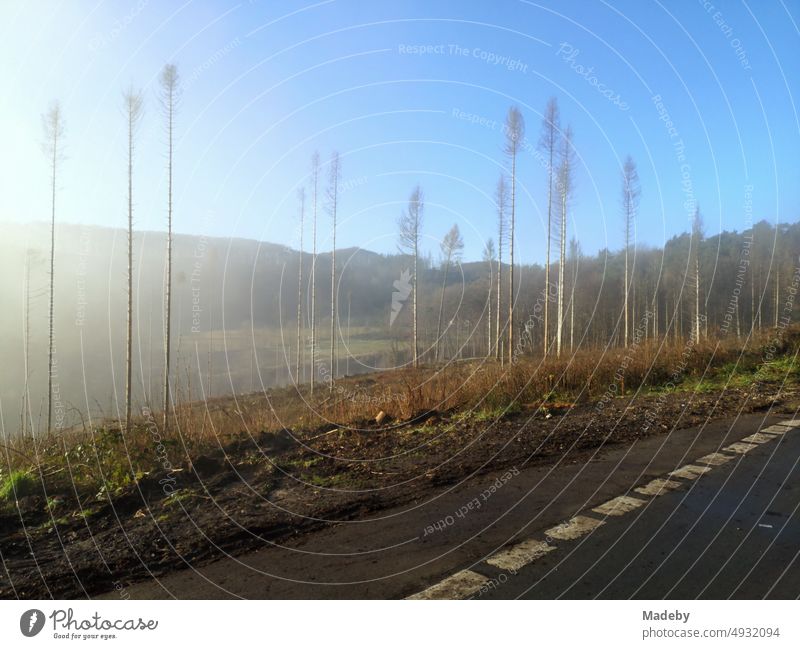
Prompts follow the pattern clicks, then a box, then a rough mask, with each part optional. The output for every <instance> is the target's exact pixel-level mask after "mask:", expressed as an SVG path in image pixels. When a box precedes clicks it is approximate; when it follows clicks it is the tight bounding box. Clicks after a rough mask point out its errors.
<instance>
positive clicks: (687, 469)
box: [669, 464, 711, 480]
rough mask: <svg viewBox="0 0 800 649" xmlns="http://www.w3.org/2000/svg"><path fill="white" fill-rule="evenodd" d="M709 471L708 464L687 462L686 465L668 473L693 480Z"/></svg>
mask: <svg viewBox="0 0 800 649" xmlns="http://www.w3.org/2000/svg"><path fill="white" fill-rule="evenodd" d="M709 471H711V467H710V466H695V465H694V464H687V465H686V466H682V467H681V468H680V469H676V470H675V471H670V473H669V474H670V475H671V476H674V477H676V478H683V479H685V480H694V479H695V478H699V477H700V476H701V475H703V474H704V473H708V472H709Z"/></svg>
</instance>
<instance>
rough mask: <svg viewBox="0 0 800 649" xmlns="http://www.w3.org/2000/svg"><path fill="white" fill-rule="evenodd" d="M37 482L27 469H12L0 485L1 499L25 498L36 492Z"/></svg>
mask: <svg viewBox="0 0 800 649" xmlns="http://www.w3.org/2000/svg"><path fill="white" fill-rule="evenodd" d="M36 487H37V482H36V480H35V479H34V478H33V476H32V475H31V474H30V473H28V472H27V471H12V472H11V473H10V474H9V476H8V477H7V478H6V479H5V480H3V483H2V485H0V500H9V501H10V500H14V499H16V498H24V497H25V496H30V495H31V494H33V493H35V492H36Z"/></svg>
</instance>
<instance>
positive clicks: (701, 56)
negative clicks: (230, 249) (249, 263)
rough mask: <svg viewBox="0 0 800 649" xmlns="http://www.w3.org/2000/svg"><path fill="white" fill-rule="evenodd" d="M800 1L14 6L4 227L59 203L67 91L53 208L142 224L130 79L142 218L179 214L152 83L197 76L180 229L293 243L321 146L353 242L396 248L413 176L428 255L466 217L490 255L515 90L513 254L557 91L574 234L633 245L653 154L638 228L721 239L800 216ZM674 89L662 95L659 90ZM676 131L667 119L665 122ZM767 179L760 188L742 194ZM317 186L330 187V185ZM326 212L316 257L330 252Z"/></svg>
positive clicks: (5, 57) (4, 35) (586, 241)
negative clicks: (625, 210)
mask: <svg viewBox="0 0 800 649" xmlns="http://www.w3.org/2000/svg"><path fill="white" fill-rule="evenodd" d="M798 22H800V6H799V5H798V2H789V1H788V0H783V1H780V0H778V1H774V2H773V1H771V0H766V1H763V2H753V1H751V2H733V1H725V2H722V1H720V2H717V1H716V0H715V2H714V3H713V4H712V3H711V2H703V1H695V0H691V1H690V0H683V1H680V2H652V1H649V0H631V1H623V2H608V3H606V2H585V1H581V2H566V3H565V2H542V3H536V2H523V1H516V0H505V1H498V2H488V1H486V2H478V1H472V2H469V1H467V2H463V1H459V2H408V1H406V2H369V1H358V0H328V1H324V2H317V3H313V2H310V1H308V0H304V1H302V2H289V1H282V2H267V1H265V0H253V1H243V2H231V3H225V2H210V1H208V2H200V1H188V2H180V1H169V2H160V1H159V2H156V1H155V0H149V1H148V0H135V1H125V2H122V1H120V2H102V1H99V2H95V1H92V2H90V1H85V2H81V1H77V0H63V1H61V2H55V1H52V2H50V1H36V2H23V1H19V0H3V1H2V3H0V43H2V45H0V48H2V50H3V51H2V56H0V79H2V84H3V92H2V94H1V95H0V137H1V138H2V139H0V141H1V142H2V143H3V147H2V153H0V178H2V180H3V183H2V185H3V186H2V191H0V222H2V221H9V220H12V221H20V220H21V221H25V220H44V219H46V218H48V214H49V212H48V209H49V208H48V196H47V166H46V163H45V160H44V158H43V156H42V154H41V151H40V149H39V145H40V142H41V123H40V115H41V113H42V112H44V111H45V110H46V108H47V105H48V103H49V101H50V100H51V99H53V98H59V99H60V100H61V102H62V104H63V109H64V115H65V119H66V122H67V151H66V153H67V159H66V161H65V162H64V164H63V174H62V175H61V178H60V183H59V185H60V190H59V196H58V201H59V208H58V219H59V220H62V221H69V222H86V223H93V224H103V225H108V226H118V227H124V226H125V173H126V169H125V140H124V135H125V123H124V118H123V115H122V110H121V103H122V102H121V93H122V91H123V89H124V88H126V87H128V86H129V85H130V84H134V85H135V86H140V87H142V88H143V89H144V91H145V96H146V112H145V117H144V121H143V123H142V127H141V130H140V133H139V136H138V141H137V145H138V152H137V158H136V171H135V174H136V176H135V183H136V187H135V192H136V204H137V213H136V224H137V227H139V228H143V229H163V228H164V227H165V192H166V189H165V183H164V172H163V170H164V153H165V152H164V134H163V129H162V119H161V116H160V114H159V112H158V103H157V101H156V91H157V83H156V82H157V77H158V73H159V70H160V69H161V67H162V65H163V64H164V63H165V62H175V63H176V64H177V65H178V66H179V70H180V72H181V75H182V78H183V97H182V105H181V109H180V113H179V115H178V121H177V138H178V144H177V152H176V201H177V202H176V212H175V228H176V230H178V231H181V232H190V233H205V234H208V235H218V236H233V237H252V238H258V239H263V240H267V241H275V242H279V243H284V244H287V245H291V246H296V245H297V243H298V231H297V227H296V214H297V201H296V189H297V187H298V186H299V185H300V184H302V183H304V182H306V181H307V175H308V171H309V158H310V156H311V153H312V152H313V151H314V150H315V149H318V150H319V151H320V154H321V155H322V157H323V160H324V159H327V157H328V156H329V154H330V151H331V150H332V149H334V148H335V149H338V150H339V151H340V153H341V155H342V164H343V183H344V187H343V190H344V191H343V193H342V196H341V202H340V223H341V228H340V231H339V238H338V241H337V245H339V246H342V247H344V246H362V247H365V248H369V249H373V250H377V251H382V252H391V251H394V250H395V249H396V220H397V217H398V215H399V213H400V210H401V207H402V204H403V203H404V202H405V200H406V199H407V197H408V194H409V192H410V190H411V188H412V187H413V186H414V185H415V184H416V183H420V184H421V185H422V187H423V190H424V193H425V196H426V201H427V207H426V212H425V234H426V236H427V237H429V239H428V246H430V247H433V246H435V245H436V244H437V243H438V240H439V239H440V237H441V236H442V235H443V234H444V233H445V232H446V230H447V229H448V228H449V226H450V225H451V224H452V223H453V222H458V223H459V225H460V227H461V229H462V231H463V233H464V237H465V240H466V243H467V250H466V256H467V257H468V258H479V256H480V250H481V247H482V245H483V241H484V239H485V238H486V237H489V236H493V235H494V231H495V214H494V206H493V201H492V194H493V190H494V186H495V184H496V179H497V176H498V174H499V173H500V172H501V170H502V169H503V168H504V166H505V165H506V159H505V158H504V156H503V153H502V140H503V134H502V131H501V129H500V125H501V123H502V120H503V117H504V115H505V113H506V110H507V108H508V106H509V105H511V104H517V105H518V106H519V107H520V108H521V110H522V112H523V114H524V117H525V119H526V122H527V136H528V140H529V146H530V148H529V150H528V151H524V152H523V153H522V154H521V157H520V162H519V167H518V170H519V203H518V213H517V222H518V231H517V244H518V251H519V253H520V255H521V257H522V260H523V261H541V260H542V258H543V257H544V246H545V237H544V232H545V220H544V218H546V203H545V201H546V173H545V170H544V168H543V167H542V165H541V163H540V162H539V161H538V160H537V159H536V157H535V156H534V155H532V153H533V152H534V150H535V145H536V142H537V140H538V135H539V130H540V122H541V111H542V110H543V108H544V106H545V103H546V101H547V99H548V97H550V96H555V97H557V98H558V101H559V104H560V107H561V116H562V122H563V124H566V123H569V124H571V125H572V127H573V130H574V133H575V135H574V138H575V146H576V148H577V152H578V155H579V162H580V167H579V169H578V170H577V178H576V185H577V190H576V195H575V199H574V202H573V206H572V218H573V221H572V223H571V224H570V230H571V233H574V234H575V235H576V236H577V237H578V238H579V239H580V241H581V243H582V245H583V247H584V249H585V250H586V251H589V252H594V251H597V250H598V249H600V248H603V247H606V246H608V247H610V248H618V247H619V246H620V244H621V225H620V200H619V194H620V180H619V175H620V168H621V165H622V161H623V159H624V157H625V155H626V154H628V153H630V154H631V155H632V156H633V157H634V159H635V160H636V161H637V162H638V165H639V173H640V177H641V185H642V202H641V209H640V214H639V217H638V222H637V237H638V240H639V241H641V242H644V243H648V244H653V245H659V244H661V243H663V241H664V240H665V238H669V237H670V236H672V235H673V234H676V233H678V232H681V231H683V230H685V229H686V228H687V219H688V216H689V214H690V212H691V211H692V209H691V206H692V201H693V200H697V201H699V204H700V206H701V209H702V212H703V214H704V217H705V221H706V230H707V232H708V233H709V234H713V233H715V232H717V231H719V230H720V229H743V228H745V227H747V225H748V222H749V221H748V219H749V218H750V217H749V216H748V209H747V208H746V203H748V202H749V201H750V200H751V199H752V218H754V219H761V218H765V219H767V220H769V221H772V222H775V221H776V220H777V221H795V220H797V218H798V215H799V214H800V212H799V211H798V207H799V206H800V190H798V182H797V180H798V178H797V175H798V164H797V162H798V151H800V146H799V145H800V122H799V121H798V112H797V107H796V106H795V99H794V95H793V93H794V92H796V89H797V88H798V82H800V63H799V62H800V56H798V46H800V33H799V32H798V26H797V24H798ZM659 96H660V101H659V99H658V97H659ZM667 119H669V120H670V121H671V122H672V130H671V131H670V130H669V129H668V127H667V125H666V123H665V120H667ZM748 186H752V191H751V192H749V191H748ZM321 189H322V188H321ZM328 223H329V221H328V218H327V216H326V215H325V214H324V213H322V215H321V217H320V244H319V245H320V248H322V249H325V248H327V247H329V245H330V244H329V243H328V241H327V238H328V235H329V232H328V230H329V226H328Z"/></svg>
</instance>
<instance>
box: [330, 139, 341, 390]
mask: <svg viewBox="0 0 800 649" xmlns="http://www.w3.org/2000/svg"><path fill="white" fill-rule="evenodd" d="M340 179H341V167H340V163H339V154H338V153H337V152H336V151H334V152H333V154H332V155H331V169H330V187H329V190H328V191H329V196H328V199H329V201H330V212H331V219H332V223H333V247H332V250H331V358H330V365H331V368H330V369H331V377H334V376H336V210H337V207H338V200H339V180H340ZM329 385H330V389H331V391H332V390H333V381H330V383H329Z"/></svg>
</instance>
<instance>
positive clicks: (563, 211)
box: [556, 127, 572, 358]
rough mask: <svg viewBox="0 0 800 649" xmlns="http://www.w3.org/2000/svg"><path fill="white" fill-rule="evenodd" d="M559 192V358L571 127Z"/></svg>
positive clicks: (570, 184)
mask: <svg viewBox="0 0 800 649" xmlns="http://www.w3.org/2000/svg"><path fill="white" fill-rule="evenodd" d="M562 141H563V144H564V149H563V151H562V154H561V169H560V174H559V176H560V182H559V193H560V195H561V219H560V223H559V225H560V232H559V253H560V254H559V257H558V313H557V315H558V322H557V323H556V356H557V357H558V358H561V341H562V331H563V328H564V275H565V273H566V268H567V266H566V262H567V201H568V199H569V196H570V193H571V191H572V129H570V128H569V127H567V129H566V131H565V132H564V137H563V138H562Z"/></svg>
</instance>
